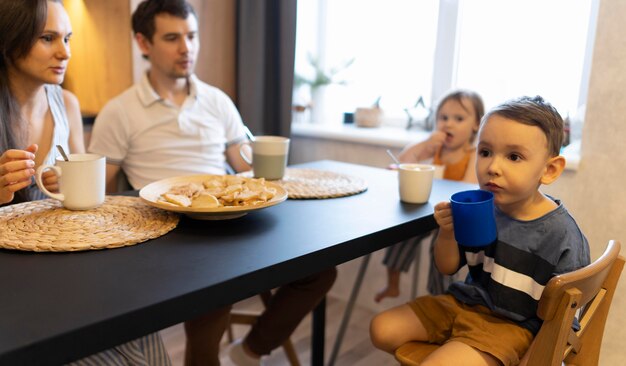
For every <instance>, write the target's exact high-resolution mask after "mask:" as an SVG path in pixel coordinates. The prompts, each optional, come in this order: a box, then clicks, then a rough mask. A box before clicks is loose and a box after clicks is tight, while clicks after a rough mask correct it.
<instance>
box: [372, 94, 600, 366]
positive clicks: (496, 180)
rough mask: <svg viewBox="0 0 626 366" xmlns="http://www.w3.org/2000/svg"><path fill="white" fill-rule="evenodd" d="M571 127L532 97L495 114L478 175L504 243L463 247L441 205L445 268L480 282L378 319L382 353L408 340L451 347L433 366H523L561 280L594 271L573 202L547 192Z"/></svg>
mask: <svg viewBox="0 0 626 366" xmlns="http://www.w3.org/2000/svg"><path fill="white" fill-rule="evenodd" d="M562 140H563V120H562V119H561V116H560V115H559V113H558V112H557V111H556V109H554V107H552V106H551V105H550V104H549V103H547V102H545V101H544V100H543V99H542V98H541V97H534V98H529V97H522V98H519V99H516V100H512V101H509V102H506V103H504V104H502V105H500V106H498V107H496V108H495V109H493V110H491V111H490V112H489V113H487V115H486V116H485V118H484V122H483V124H482V126H481V129H480V132H479V135H478V147H477V161H476V174H477V177H478V182H479V184H480V188H481V189H484V190H488V191H490V192H492V193H493V195H494V203H495V207H496V210H495V216H496V226H497V231H498V240H496V241H495V242H494V243H492V244H490V245H488V246H486V247H463V246H459V245H458V243H457V242H456V241H455V239H454V232H453V222H452V211H451V209H450V203H449V202H441V203H439V204H437V205H436V206H435V220H436V221H437V224H438V225H439V234H438V236H437V240H436V244H435V251H434V254H435V262H436V265H437V268H438V269H439V271H441V272H442V273H444V274H451V273H454V272H455V271H457V270H458V269H459V268H461V266H464V265H465V264H468V266H469V271H470V276H468V277H467V279H466V280H465V282H464V283H462V282H455V283H453V284H452V285H450V287H449V288H448V293H447V294H445V295H438V296H423V297H419V298H417V299H415V300H413V301H411V302H409V303H408V304H404V305H401V306H398V307H395V308H392V309H390V310H387V311H384V312H382V313H380V314H378V315H377V316H376V317H375V318H374V319H373V320H372V323H371V327H370V336H371V338H372V342H373V343H374V345H375V346H376V347H378V348H380V349H382V350H384V351H387V352H390V353H393V352H394V350H395V349H396V348H398V347H399V346H401V345H402V344H404V343H406V342H408V341H426V342H430V343H436V344H442V346H441V347H439V348H438V349H437V350H436V351H435V352H433V353H432V354H431V355H429V356H428V357H427V358H426V359H425V360H424V361H423V363H422V364H423V365H427V364H428V365H430V364H438V365H439V364H440V365H461V364H462V365H505V366H507V365H517V364H519V363H520V360H522V364H524V363H525V360H523V355H524V354H525V353H526V350H527V349H528V347H529V346H530V344H531V341H532V339H533V337H534V335H535V334H536V333H537V332H538V330H539V328H540V327H541V320H540V319H539V318H538V317H537V315H536V313H537V305H538V303H539V299H540V297H541V292H542V291H543V287H544V286H545V285H546V284H547V283H548V281H549V280H550V278H552V277H553V276H555V275H558V274H561V273H566V272H570V271H574V270H576V269H579V268H581V267H584V266H586V265H588V264H589V263H590V258H589V246H588V243H587V239H586V238H585V236H584V235H583V234H582V232H581V230H580V228H579V227H578V225H577V224H576V222H575V221H574V219H573V218H572V217H571V216H570V214H569V213H568V212H567V210H566V209H565V207H564V206H563V204H562V203H561V202H560V201H559V200H556V199H554V198H552V197H549V196H546V195H544V194H543V193H541V191H540V190H539V187H540V186H541V185H542V184H550V183H552V182H554V181H555V180H556V179H557V178H558V177H559V176H560V175H561V173H562V171H563V168H564V167H565V159H564V158H563V157H562V156H559V150H560V147H561V143H562Z"/></svg>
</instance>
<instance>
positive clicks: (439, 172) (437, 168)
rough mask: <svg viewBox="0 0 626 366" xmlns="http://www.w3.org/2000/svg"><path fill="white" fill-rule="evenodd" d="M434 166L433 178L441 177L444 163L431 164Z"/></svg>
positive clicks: (444, 167) (444, 168)
mask: <svg viewBox="0 0 626 366" xmlns="http://www.w3.org/2000/svg"><path fill="white" fill-rule="evenodd" d="M433 166H434V167H435V176H434V177H435V179H443V173H444V172H445V170H446V166H445V165H433Z"/></svg>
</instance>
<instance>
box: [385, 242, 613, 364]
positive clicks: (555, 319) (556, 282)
mask: <svg viewBox="0 0 626 366" xmlns="http://www.w3.org/2000/svg"><path fill="white" fill-rule="evenodd" d="M619 252H620V242H618V241H613V240H611V241H609V244H608V246H607V248H606V249H605V251H604V254H602V256H601V257H600V258H598V259H597V260H596V261H594V262H593V263H591V264H590V265H588V266H586V267H584V268H581V269H578V270H576V271H573V272H570V273H565V274H561V275H559V276H555V277H553V278H552V279H551V280H550V281H549V282H548V284H547V285H546V287H545V288H544V290H543V293H542V294H541V299H540V300H539V306H538V308H537V316H539V318H540V319H542V320H543V325H542V326H541V329H539V333H537V336H536V337H535V339H534V341H533V343H532V344H531V346H530V348H529V350H528V352H527V353H526V355H525V356H524V358H523V360H522V363H521V365H522V366H523V365H532V366H560V365H561V364H562V363H563V364H565V365H581V366H595V365H598V359H599V357H600V347H601V345H602V336H603V333H604V326H605V324H606V318H607V315H608V313H609V308H610V306H611V301H612V300H613V294H614V293H615V287H616V286H617V281H618V280H619V277H620V274H621V272H622V268H623V267H624V258H623V257H622V256H620V255H619ZM578 310H580V315H579V317H578V320H579V323H580V330H578V331H574V330H573V329H572V323H573V321H574V317H575V316H576V312H577V311H578ZM438 347H439V346H437V345H433V344H428V343H424V342H408V343H405V344H404V345H402V346H400V347H399V348H398V349H397V350H396V352H395V357H396V360H398V361H399V362H400V364H401V365H409V366H411V365H419V364H420V362H421V361H422V360H423V359H425V358H426V357H427V356H428V355H429V354H431V353H432V352H434V351H435V350H436V349H437V348H438Z"/></svg>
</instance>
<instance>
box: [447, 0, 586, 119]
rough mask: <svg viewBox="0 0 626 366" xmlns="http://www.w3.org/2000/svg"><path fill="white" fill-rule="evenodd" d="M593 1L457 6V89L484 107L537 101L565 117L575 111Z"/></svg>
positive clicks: (479, 1)
mask: <svg viewBox="0 0 626 366" xmlns="http://www.w3.org/2000/svg"><path fill="white" fill-rule="evenodd" d="M590 9H591V0H550V1H544V0H527V1H517V0H470V1H466V0H465V1H463V0H462V2H461V7H460V13H459V26H458V35H459V38H458V41H457V42H458V45H459V46H458V47H459V53H458V59H457V62H458V63H457V70H456V71H457V73H456V85H457V86H458V87H465V88H470V89H473V90H475V91H477V92H478V93H480V94H481V95H482V96H483V98H484V100H485V104H486V107H487V108H489V107H492V106H494V105H496V104H498V103H500V102H502V101H504V100H506V99H510V98H514V97H518V96H521V95H541V96H543V97H544V98H545V99H546V100H548V101H549V102H550V103H552V104H553V105H554V106H555V107H556V108H557V109H558V110H559V112H560V113H561V114H562V115H563V117H565V116H566V115H567V114H568V113H573V112H574V111H576V109H577V107H578V102H579V101H578V99H579V90H580V85H581V76H582V70H583V62H584V55H585V47H586V42H587V29H588V23H589V13H590Z"/></svg>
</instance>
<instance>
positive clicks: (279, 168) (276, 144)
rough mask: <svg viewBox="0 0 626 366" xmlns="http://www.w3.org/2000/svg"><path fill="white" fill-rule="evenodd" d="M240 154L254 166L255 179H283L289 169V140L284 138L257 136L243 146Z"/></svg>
mask: <svg viewBox="0 0 626 366" xmlns="http://www.w3.org/2000/svg"><path fill="white" fill-rule="evenodd" d="M250 148H252V159H250V152H249V150H250ZM246 150H248V151H246ZM239 154H240V155H241V157H242V158H243V160H245V161H246V162H247V163H248V164H250V165H252V170H253V172H254V177H255V178H265V179H281V178H282V177H283V176H284V175H285V168H286V167H287V157H288V156H289V139H288V138H287V137H282V136H256V137H255V138H254V141H250V142H249V143H246V144H244V145H241V148H240V149H239Z"/></svg>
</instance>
